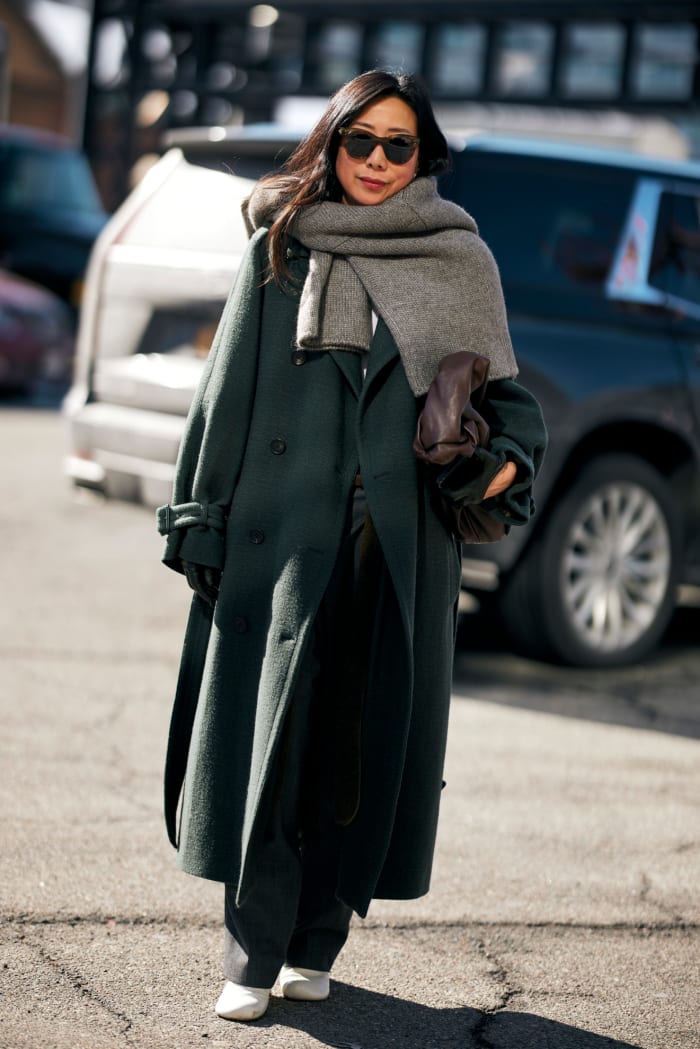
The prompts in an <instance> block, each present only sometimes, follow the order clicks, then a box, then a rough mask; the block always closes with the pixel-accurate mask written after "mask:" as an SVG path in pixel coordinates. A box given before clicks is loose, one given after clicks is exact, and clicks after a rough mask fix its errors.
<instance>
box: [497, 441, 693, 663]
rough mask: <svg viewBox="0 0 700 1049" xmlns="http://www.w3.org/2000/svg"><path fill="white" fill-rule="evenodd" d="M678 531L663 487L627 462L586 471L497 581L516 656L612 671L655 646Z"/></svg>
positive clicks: (597, 463) (637, 462) (671, 601)
mask: <svg viewBox="0 0 700 1049" xmlns="http://www.w3.org/2000/svg"><path fill="white" fill-rule="evenodd" d="M679 550H680V527H679V522H678V519H677V516H676V514H675V511H674V500H673V497H672V494H671V491H670V489H669V486H668V484H667V483H666V481H665V480H664V478H663V477H662V476H661V475H660V474H659V473H658V471H657V470H655V469H654V468H653V467H652V466H650V465H649V464H648V463H647V462H645V461H644V460H642V459H639V458H637V457H635V456H631V455H608V456H601V457H599V458H596V459H594V460H592V461H591V462H590V463H588V464H587V465H586V466H585V467H584V468H583V469H582V470H581V472H580V475H579V477H578V479H577V480H576V482H575V483H574V484H573V485H572V486H571V488H569V490H568V491H567V492H566V493H564V495H563V496H561V497H560V498H559V500H558V501H557V503H556V505H554V506H553V508H552V510H551V512H550V513H549V514H548V517H547V519H546V521H545V522H544V524H543V526H542V527H541V530H540V532H539V534H538V535H537V537H536V538H535V540H534V542H533V544H532V545H531V547H530V548H529V549H528V550H527V551H526V552H525V553H524V555H523V556H522V558H521V560H520V561H519V562H518V564H517V566H516V568H515V569H514V570H513V571H512V572H511V573H510V576H509V577H508V578H507V579H506V580H505V581H504V585H503V588H502V592H501V594H500V600H499V605H500V611H501V615H502V618H503V622H504V625H505V627H506V629H507V631H508V633H509V634H510V636H511V638H512V640H513V641H514V642H515V644H516V647H517V648H518V650H520V651H522V652H524V653H525V654H528V655H531V656H533V657H544V658H554V659H556V660H558V661H560V662H565V663H570V664H574V665H576V666H584V667H609V666H621V665H624V664H628V663H632V662H635V661H636V660H639V659H642V658H643V657H645V656H647V655H648V654H649V653H650V652H651V651H652V650H653V649H654V648H655V647H656V645H657V644H658V642H659V640H660V638H661V636H662V634H663V633H664V631H665V630H666V627H667V626H668V623H669V620H670V618H671V615H672V613H673V610H674V606H675V592H676V582H677V578H678V571H679V557H680V555H679Z"/></svg>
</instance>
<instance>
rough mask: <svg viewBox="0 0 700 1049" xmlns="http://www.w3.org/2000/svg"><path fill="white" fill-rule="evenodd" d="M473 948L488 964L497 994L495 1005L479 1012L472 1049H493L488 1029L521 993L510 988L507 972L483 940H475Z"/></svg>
mask: <svg viewBox="0 0 700 1049" xmlns="http://www.w3.org/2000/svg"><path fill="white" fill-rule="evenodd" d="M475 946H476V949H477V953H478V955H479V956H480V957H481V958H483V959H484V961H485V962H486V963H487V964H488V966H489V970H488V975H489V976H490V977H491V978H492V979H493V980H494V982H495V983H496V986H497V988H498V992H499V994H498V1001H497V1003H496V1004H495V1005H493V1006H491V1007H490V1008H487V1009H481V1010H479V1011H480V1014H481V1015H480V1016H479V1019H478V1021H477V1023H476V1025H475V1026H474V1028H473V1031H472V1037H473V1039H474V1049H494V1046H493V1043H492V1042H491V1041H490V1039H489V1037H488V1028H489V1026H490V1025H491V1022H492V1021H493V1018H494V1016H496V1015H497V1014H498V1013H500V1012H502V1010H504V1009H506V1008H507V1007H508V1004H509V1003H510V1002H511V1000H512V999H513V998H514V997H516V995H518V994H520V993H522V992H521V991H519V990H518V989H517V988H515V987H513V986H512V984H511V982H510V973H509V970H508V969H507V968H506V966H505V965H503V963H502V962H500V961H499V960H498V959H497V958H496V956H495V955H494V954H493V953H492V952H491V951H490V950H489V948H488V947H487V946H486V944H485V942H484V941H483V940H481V939H478V940H476V941H475Z"/></svg>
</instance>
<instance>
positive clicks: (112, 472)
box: [64, 128, 299, 506]
mask: <svg viewBox="0 0 700 1049" xmlns="http://www.w3.org/2000/svg"><path fill="white" fill-rule="evenodd" d="M239 135H240V141H238V135H237V134H236V132H235V131H233V132H229V133H228V136H229V137H230V138H231V139H234V140H236V144H235V146H234V145H232V144H231V143H230V142H222V138H226V137H227V134H226V133H224V132H223V131H222V129H212V130H211V131H206V130H204V131H200V130H196V131H194V132H192V135H191V141H189V142H188V139H187V136H186V135H184V137H183V133H182V132H181V133H180V135H179V141H180V143H181V147H177V148H170V149H168V151H167V152H166V153H165V154H164V156H163V157H162V158H161V159H160V160H158V161H157V162H156V163H155V164H154V166H153V167H151V168H150V170H149V171H148V172H147V174H146V175H145V176H144V178H143V180H142V181H141V182H140V183H139V184H138V186H137V187H136V188H135V189H134V191H133V192H132V193H131V194H130V195H129V197H128V198H127V199H126V200H125V202H124V204H123V205H122V206H121V207H120V208H119V209H118V211H116V212H115V214H114V215H113V216H112V218H111V219H110V221H109V222H108V224H107V226H106V227H105V228H104V230H103V232H102V233H101V235H100V237H99V238H98V240H97V242H96V244H95V247H94V250H93V253H92V256H91V259H90V264H89V268H88V272H87V278H86V282H85V295H84V299H83V304H82V309H81V317H80V325H79V331H78V345H77V355H76V371H75V376H74V382H73V386H72V388H71V390H70V392H69V394H68V396H67V397H66V400H65V402H64V413H65V415H66V416H67V418H68V424H69V440H70V449H69V454H68V456H67V458H66V471H67V473H68V475H69V476H70V477H71V479H72V480H73V481H74V483H75V484H77V485H81V486H85V487H90V488H96V489H99V490H100V491H102V492H104V493H105V494H106V495H109V496H114V497H117V498H122V499H131V500H136V501H139V502H144V503H146V504H148V505H152V506H157V505H159V504H161V503H164V502H167V501H168V499H169V498H170V494H171V487H172V479H173V473H174V463H175V459H176V455H177V449H178V445H179V442H180V437H181V434H182V430H183V426H184V421H185V416H186V414H187V411H188V408H189V405H190V401H191V400H192V396H193V393H194V390H195V388H196V386H197V382H198V380H199V377H200V374H201V371H202V367H203V364H204V359H205V357H206V355H207V353H208V350H209V346H210V344H211V340H212V337H213V334H214V330H215V328H216V323H217V320H218V317H219V315H220V313H221V309H222V307H223V304H224V302H225V300H226V296H227V294H228V291H229V289H230V287H231V284H232V282H233V279H234V277H235V275H236V271H237V269H238V266H239V264H240V261H241V257H242V254H243V252H244V250H245V246H246V243H247V236H246V231H245V227H244V225H243V219H242V216H241V202H242V201H243V200H244V198H245V197H246V196H247V195H248V194H249V193H250V191H251V189H252V187H253V185H254V181H255V179H256V178H257V177H259V175H260V174H261V173H262V172H263V171H267V170H269V169H270V168H271V167H272V165H273V163H274V159H275V156H276V155H278V154H279V153H280V152H282V153H284V152H285V151H288V150H289V149H291V148H292V147H293V145H294V144H295V143H296V142H297V141H298V138H299V135H298V134H296V133H294V132H285V133H284V135H283V136H280V135H279V134H278V135H277V136H273V135H271V134H270V132H269V130H268V129H265V128H259V129H256V132H255V134H249V135H241V134H240V133H239ZM222 150H224V151H225V153H226V156H227V157H230V158H231V160H230V164H231V167H232V169H233V171H232V172H231V173H227V172H226V171H224V170H222V169H221V162H220V159H217V160H216V161H214V162H213V163H215V165H216V166H215V167H208V166H207V164H208V163H212V161H211V160H210V158H211V157H212V156H216V157H217V158H220V156H221V152H222ZM186 154H187V155H186ZM188 156H194V157H195V158H196V161H197V162H196V163H193V162H191V160H190V159H188ZM217 168H218V170H217ZM233 172H236V173H233Z"/></svg>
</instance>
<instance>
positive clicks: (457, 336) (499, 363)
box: [244, 178, 518, 395]
mask: <svg viewBox="0 0 700 1049" xmlns="http://www.w3.org/2000/svg"><path fill="white" fill-rule="evenodd" d="M281 203H282V200H281V198H280V196H279V193H278V191H276V190H275V189H272V188H270V189H267V188H265V187H264V186H258V187H257V188H256V189H255V190H254V191H253V193H252V194H251V196H250V197H249V199H248V200H247V201H246V202H245V204H244V217H245V220H246V224H247V226H248V229H249V231H252V230H254V229H257V228H258V227H260V226H265V225H269V224H270V222H271V221H272V219H273V217H274V215H275V213H276V212H277V210H278V209H279V207H280V206H281ZM290 232H291V233H292V234H293V236H294V237H296V239H297V240H299V241H301V243H302V244H304V245H305V246H306V247H307V248H308V249H309V250H310V252H311V258H310V261H309V271H308V275H307V277H306V281H305V283H304V287H303V289H302V293H301V302H300V304H299V315H298V320H297V341H298V344H299V346H300V347H301V348H302V349H308V350H350V351H354V352H356V353H363V352H365V351H367V350H369V347H370V343H371V341H372V310H373V309H374V311H375V312H376V313H377V314H378V315H379V316H380V317H381V318H382V320H383V321H384V322H385V323H386V325H387V327H388V328H389V331H390V332H391V334H392V336H393V338H394V340H395V342H396V344H397V346H398V350H399V353H400V355H401V359H402V361H403V366H404V369H405V372H406V377H407V379H408V382H409V384H410V386H411V389H412V390H413V392H414V393H415V394H416V395H419V394H423V393H425V392H426V391H427V389H428V387H429V386H430V384H431V382H432V381H433V379H434V377H435V375H436V373H437V368H438V365H439V363H440V361H441V360H442V358H443V357H445V356H447V354H449V353H454V352H456V351H457V350H473V351H474V352H476V353H481V354H483V355H484V356H485V357H488V358H489V360H490V362H491V368H490V372H489V377H490V378H491V379H502V378H513V377H514V376H515V375H517V373H518V366H517V364H516V361H515V357H514V355H513V349H512V346H511V342H510V336H509V334H508V325H507V321H506V311H505V304H504V302H503V293H502V290H501V282H500V278H499V275H498V269H497V267H496V263H495V261H494V258H493V256H492V254H491V252H490V251H489V249H488V248H487V247H486V245H485V243H484V242H483V240H481V239H480V237H479V235H478V232H477V227H476V223H475V222H474V220H473V219H472V217H471V216H470V215H468V214H467V212H466V211H464V210H463V209H462V208H460V207H459V206H458V205H457V204H453V203H452V202H451V201H448V200H443V199H442V197H440V196H439V195H438V192H437V186H436V182H435V179H433V178H418V179H415V180H414V181H413V182H411V183H410V184H409V185H408V186H406V187H405V188H404V189H402V190H400V191H399V192H398V193H396V194H395V195H394V196H393V197H389V199H388V200H385V201H384V202H383V203H382V204H375V205H371V206H367V207H361V206H351V205H347V204H336V203H333V202H331V201H325V202H323V203H321V204H314V205H311V206H310V207H306V208H302V209H301V210H300V211H299V213H298V215H297V216H296V218H295V220H294V224H293V226H292V228H291V231H290Z"/></svg>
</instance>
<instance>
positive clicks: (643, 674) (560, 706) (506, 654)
mask: <svg viewBox="0 0 700 1049" xmlns="http://www.w3.org/2000/svg"><path fill="white" fill-rule="evenodd" d="M698 637H700V608H697V607H689V608H679V609H678V610H677V612H676V614H675V616H674V619H673V622H672V624H671V627H670V628H669V630H668V632H667V635H666V637H665V639H664V641H663V642H662V644H661V645H660V646H659V648H658V649H657V651H656V652H654V653H653V655H651V656H650V657H649V658H648V659H646V660H644V661H643V662H641V663H637V664H634V665H633V666H629V667H617V668H614V669H609V670H587V669H582V668H580V667H566V666H556V665H554V664H549V663H541V662H538V661H536V660H532V659H526V658H524V657H523V656H519V655H516V654H514V653H513V652H511V651H509V649H508V648H507V647H506V644H505V643H504V642H503V639H502V637H501V635H500V634H499V633H498V631H497V630H495V629H494V628H493V622H492V621H491V622H489V621H488V620H484V621H480V619H479V615H478V613H477V614H475V615H470V616H465V617H463V619H462V622H461V625H460V631H459V637H458V642H457V650H456V653H455V668H454V693H455V695H456V696H457V697H460V696H461V697H463V698H464V697H468V698H470V699H480V700H484V701H486V702H490V703H499V704H502V705H505V706H514V707H520V708H522V709H526V710H536V711H541V712H543V713H550V714H558V715H560V716H562V717H575V718H583V719H585V720H591V721H601V722H605V723H609V724H614V725H624V726H626V727H629V728H640V729H650V730H653V731H655V732H668V733H671V734H673V735H679V736H686V737H688V738H691V739H700V647H699V646H698V643H697V639H698Z"/></svg>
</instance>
